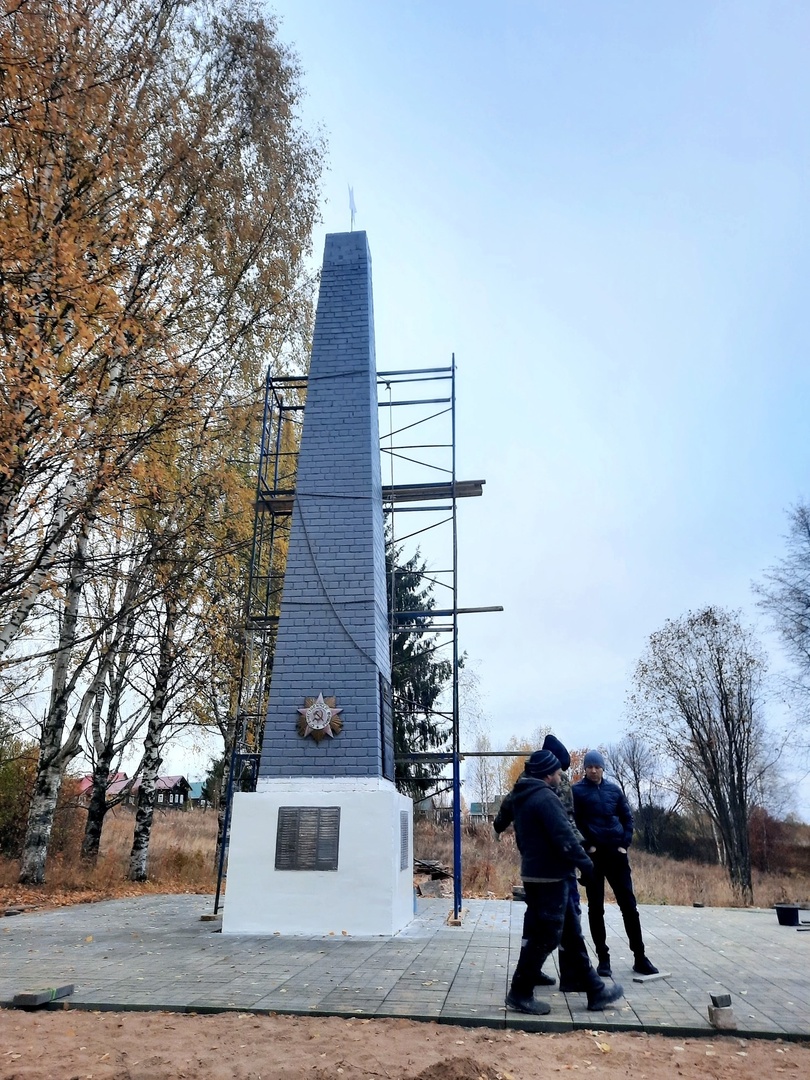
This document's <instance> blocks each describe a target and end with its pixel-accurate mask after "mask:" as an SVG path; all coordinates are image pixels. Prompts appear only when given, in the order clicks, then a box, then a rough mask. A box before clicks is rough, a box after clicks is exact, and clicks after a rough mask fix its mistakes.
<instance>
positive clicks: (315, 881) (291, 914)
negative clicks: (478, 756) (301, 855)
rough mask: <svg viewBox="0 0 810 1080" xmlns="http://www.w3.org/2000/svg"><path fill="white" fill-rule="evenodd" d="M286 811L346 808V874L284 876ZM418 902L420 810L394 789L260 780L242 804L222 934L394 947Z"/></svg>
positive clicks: (237, 802)
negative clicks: (281, 819) (356, 938)
mask: <svg viewBox="0 0 810 1080" xmlns="http://www.w3.org/2000/svg"><path fill="white" fill-rule="evenodd" d="M281 806H294V807H301V806H339V807H340V839H339V845H338V868H337V870H277V869H276V866H275V863H276V830H277V827H278V811H279V807H281ZM403 812H407V853H405V852H404V850H403V844H402V833H401V823H402V818H401V816H400V815H401V814H402V813H403ZM403 862H404V863H405V864H406V865H404V866H403V865H402V864H403ZM413 895H414V894H413V803H412V802H411V800H410V799H408V798H406V797H405V796H403V795H400V794H399V792H398V791H397V790H396V788H395V787H394V785H393V784H392V783H390V782H389V781H387V780H383V779H378V778H376V777H326V778H323V779H321V778H320V777H302V778H295V779H293V778H284V779H260V780H259V785H258V790H256V791H255V792H238V793H237V794H236V795H234V800H233V817H232V819H231V839H230V845H229V850H228V875H227V884H226V889H225V907H224V912H223V917H222V932H223V934H306V935H308V936H321V935H324V934H335V935H340V934H343V933H344V932H345V933H346V934H353V935H361V936H368V937H371V936H386V937H391V936H392V935H393V934H396V933H398V931H400V930H401V929H402V928H403V927H404V926H406V925H407V924H408V923H409V922H410V921H411V919H412V918H413V906H414V905H413Z"/></svg>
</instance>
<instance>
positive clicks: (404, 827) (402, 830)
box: [399, 810, 411, 870]
mask: <svg viewBox="0 0 810 1080" xmlns="http://www.w3.org/2000/svg"><path fill="white" fill-rule="evenodd" d="M410 824H411V815H410V814H409V813H408V811H407V810H400V812H399V868H400V870H407V869H408V861H409V860H408V854H409V851H408V849H409V848H410V844H409V840H410V833H411V830H410Z"/></svg>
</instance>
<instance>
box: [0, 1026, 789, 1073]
mask: <svg viewBox="0 0 810 1080" xmlns="http://www.w3.org/2000/svg"><path fill="white" fill-rule="evenodd" d="M571 1072H577V1073H579V1074H582V1076H583V1080H584V1076H585V1075H587V1074H590V1073H593V1074H594V1076H595V1077H600V1078H604V1080H619V1078H622V1080H624V1078H626V1077H632V1078H633V1080H678V1078H680V1080H704V1078H705V1080H709V1078H711V1080H732V1078H733V1080H762V1078H763V1077H769V1076H771V1075H772V1074H775V1073H785V1074H788V1075H794V1076H797V1077H801V1076H805V1077H806V1076H810V1045H808V1044H806V1043H805V1044H799V1043H787V1042H782V1041H774V1042H771V1041H756V1040H750V1039H741V1038H737V1037H735V1036H722V1037H720V1036H718V1037H716V1038H711V1039H673V1038H668V1037H665V1036H662V1035H639V1034H626V1033H625V1034H622V1033H617V1034H609V1033H607V1032H604V1031H599V1030H598V1029H594V1030H592V1031H580V1032H572V1033H568V1034H564V1035H541V1034H537V1035H535V1034H531V1035H530V1034H525V1033H523V1032H505V1031H497V1030H492V1029H489V1028H463V1027H455V1026H451V1025H446V1024H429V1023H418V1022H416V1021H413V1020H370V1019H347V1020H343V1019H338V1018H337V1017H326V1018H320V1017H294V1016H278V1015H270V1016H253V1015H249V1014H244V1013H229V1014H218V1015H214V1016H186V1015H182V1014H175V1013H165V1012H164V1013H161V1012H154V1013H113V1012H79V1011H72V1010H67V1011H55V1012H45V1013H25V1012H19V1011H16V1010H14V1011H13V1010H6V1011H0V1078H2V1080H12V1078H13V1080H23V1078H26V1080H28V1078H31V1080H33V1078H36V1080H47V1078H49V1077H53V1078H54V1080H113V1078H115V1080H121V1078H124V1077H126V1078H127V1080H147V1078H148V1080H170V1078H171V1080H177V1078H180V1080H184V1078H189V1080H191V1078H194V1080H260V1078H261V1080H276V1078H279V1080H289V1078H293V1077H295V1078H298V1077H304V1078H308V1080H327V1078H328V1080H337V1078H340V1080H366V1078H370V1077H374V1078H377V1077H383V1078H385V1080H547V1078H551V1077H555V1078H556V1077H557V1076H558V1074H565V1073H571Z"/></svg>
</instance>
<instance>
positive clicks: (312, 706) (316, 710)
mask: <svg viewBox="0 0 810 1080" xmlns="http://www.w3.org/2000/svg"><path fill="white" fill-rule="evenodd" d="M336 704H337V702H336V700H335V698H333V697H328V698H325V697H324V696H323V694H318V696H317V697H316V698H314V697H308V698H304V704H303V705H301V706H299V708H298V711H299V713H300V714H301V715H300V716H299V717H298V734H299V735H302V736H306V735H311V736H312V738H313V739H314V740H315V742H316V743H319V742H320V741H321V739H325V738H326V737H327V736H329V738H330V739H333V738H334V737H335V735H339V734H340V732H341V730H342V728H343V721H342V720H341V719H340V717H339V716H338V713H342V712H343V709H337V708H335V706H336Z"/></svg>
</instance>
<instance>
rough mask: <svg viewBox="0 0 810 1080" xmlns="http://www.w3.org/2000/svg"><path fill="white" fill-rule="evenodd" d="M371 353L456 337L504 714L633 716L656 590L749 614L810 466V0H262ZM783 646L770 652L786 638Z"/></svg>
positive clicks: (658, 616)
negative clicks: (347, 254) (351, 232)
mask: <svg viewBox="0 0 810 1080" xmlns="http://www.w3.org/2000/svg"><path fill="white" fill-rule="evenodd" d="M269 10H272V11H275V12H276V13H277V15H278V16H279V21H280V36H281V38H282V40H283V41H285V42H287V43H289V44H291V45H292V46H293V47H294V49H295V50H296V52H297V54H298V56H299V59H300V62H301V67H302V70H303V77H302V82H303V85H304V87H305V88H306V91H307V98H306V100H305V102H304V103H303V115H304V118H305V121H306V124H307V125H308V126H309V127H310V128H313V127H315V126H317V125H320V126H321V128H322V129H323V132H324V134H325V136H326V138H327V140H328V147H329V149H328V163H329V171H328V172H327V173H326V176H325V179H324V201H323V229H322V230H321V231H320V233H319V235H318V238H317V241H316V251H317V256H318V259H319V258H320V253H321V251H322V246H323V233H324V232H340V231H344V230H346V229H348V228H349V223H350V219H349V204H348V195H347V186H348V185H349V184H352V185H353V186H354V193H355V201H356V205H357V220H356V227H357V228H359V229H364V230H366V231H367V233H368V239H369V244H370V247H371V251H372V257H373V265H374V296H375V318H376V340H377V362H378V367H379V368H380V369H389V368H405V367H431V366H436V365H441V364H447V363H449V361H450V356H451V353H453V352H454V353H455V355H456V362H457V365H458V433H457V450H458V473H459V477H460V478H461V479H479V478H483V479H485V480H486V487H485V495H484V498H483V500H480V499H479V500H467V501H466V502H465V503H464V504H462V505H461V508H460V536H459V547H460V563H459V569H460V578H459V586H460V597H459V599H460V603H461V604H462V605H464V606H473V605H482V604H503V606H504V609H505V610H504V613H503V614H500V615H486V616H485V615H478V616H469V617H467V618H466V619H465V620H464V621H463V624H462V638H461V647H462V649H463V650H465V651H466V652H467V653H468V654H469V656H470V658H471V660H472V662H473V664H474V665H475V667H476V670H477V672H478V675H479V678H480V683H481V693H482V702H483V706H484V709H485V711H486V713H487V715H488V716H489V718H490V721H491V728H492V734H493V741H494V743H495V744H496V745H498V744H499V743H500V744H501V745H502V744H503V743H504V742H505V741H506V739H507V738H508V737H509V736H510V735H513V734H518V735H520V734H523V733H529V732H530V731H532V730H534V729H536V728H537V726H538V725H540V724H551V725H553V728H554V730H555V732H556V733H557V734H558V735H559V736H560V738H562V739H563V741H564V742H566V743H568V744H569V745H572V746H581V745H587V744H591V745H593V744H595V743H599V742H602V743H604V742H611V741H614V740H615V739H617V738H618V737H619V736H620V735H621V732H622V726H623V714H624V701H625V695H626V692H627V690H628V686H629V679H630V675H631V672H632V669H633V666H634V663H635V661H636V659H637V658H638V656H639V655H640V653H641V652H642V650H643V648H644V645H645V641H646V639H647V638H648V636H649V634H650V633H651V632H652V631H654V630H656V629H657V628H659V627H660V626H661V625H662V624H663V622H664V621H665V620H666V619H667V618H668V617H674V616H678V615H681V614H682V613H684V612H686V611H687V610H689V609H690V608H692V609H694V608H697V607H700V606H703V605H706V604H718V605H724V606H729V607H734V608H742V609H743V610H744V611H745V612H746V614H747V616H748V617H749V618H750V619H752V620H753V619H756V617H757V614H756V610H755V607H754V601H753V597H752V593H751V582H752V581H753V580H755V579H757V577H758V576H759V575H760V574H761V572H762V570H763V568H764V567H766V566H767V565H768V564H769V563H771V562H773V561H774V560H775V559H776V558H778V557H779V555H780V553H781V552H782V548H783V541H782V538H783V535H784V533H785V531H786V526H787V519H786V510H787V509H788V508H789V507H790V506H791V504H793V503H794V502H795V501H796V500H798V499H800V498H802V497H805V496H807V495H808V494H810V484H808V465H810V431H808V422H807V403H808V383H809V382H810V366H808V364H807V361H806V352H807V339H808V322H807V309H808V299H807V282H808V277H810V244H809V243H808V241H809V237H808V217H807V203H806V199H807V179H808V157H809V155H808V136H807V131H808V123H807V117H808V112H810V65H809V64H808V62H807V57H808V45H809V44H810V5H807V4H804V3H798V2H795V0H787V2H776V0H774V2H769V0H759V2H746V0H730V2H711V0H694V2H690V0H678V2H677V3H664V2H655V0H652V2H651V0H639V2H621V0H611V2H610V3H605V2H604V0H581V2H579V0H565V2H563V0H554V2H543V0H525V2H517V0H502V2H501V3H500V4H498V5H497V6H495V5H493V4H492V3H491V2H487V3H483V2H477V0H464V2H461V0H451V2H442V0H425V2H422V0H419V2H413V0H403V2H401V3H396V4H395V3H388V2H385V0H382V2H381V0H341V2H340V3H336V2H334V0H277V2H275V3H273V4H270V5H269ZM774 659H775V662H777V663H778V658H777V657H774Z"/></svg>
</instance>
